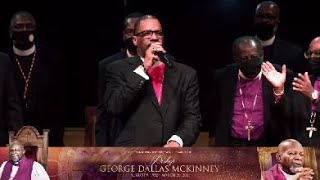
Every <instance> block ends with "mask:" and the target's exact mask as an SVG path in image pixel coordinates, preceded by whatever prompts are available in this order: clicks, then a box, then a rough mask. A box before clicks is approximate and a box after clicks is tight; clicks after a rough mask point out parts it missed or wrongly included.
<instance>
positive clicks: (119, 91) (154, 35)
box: [96, 15, 201, 147]
mask: <svg viewBox="0 0 320 180" xmlns="http://www.w3.org/2000/svg"><path fill="white" fill-rule="evenodd" d="M134 34H135V35H134V36H133V42H134V44H135V45H136V46H137V52H138V55H139V56H136V57H132V58H128V59H125V60H124V61H116V62H114V63H112V64H110V65H109V66H108V67H107V71H106V75H107V78H106V87H108V88H107V89H106V92H105V93H104V97H103V100H102V101H101V102H102V103H103V104H102V105H103V106H104V107H105V109H106V112H107V116H106V117H107V118H105V119H99V120H98V122H97V134H96V138H99V139H98V140H97V142H100V143H102V144H98V145H104V144H106V142H107V140H106V137H107V132H106V131H107V130H108V129H107V128H106V125H107V124H110V123H111V124H112V127H113V128H112V132H111V136H112V139H111V141H112V143H111V144H112V145H113V146H165V147H182V146H191V145H193V144H194V143H195V141H196V139H197V137H198V135H199V131H200V124H201V115H200V108H199V86H198V80H197V74H196V71H195V70H194V69H192V68H190V67H188V66H186V65H184V64H181V63H177V62H174V61H172V60H171V59H168V58H170V57H169V56H167V54H165V53H166V51H165V50H164V48H163V45H164V35H163V31H162V26H161V24H160V21H159V20H158V19H157V18H156V17H155V16H151V15H146V16H143V17H141V18H139V20H138V21H137V22H136V24H135V28H134ZM160 58H161V59H160ZM162 61H164V62H165V63H164V62H162Z"/></svg>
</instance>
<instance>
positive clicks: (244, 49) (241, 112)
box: [209, 36, 290, 146]
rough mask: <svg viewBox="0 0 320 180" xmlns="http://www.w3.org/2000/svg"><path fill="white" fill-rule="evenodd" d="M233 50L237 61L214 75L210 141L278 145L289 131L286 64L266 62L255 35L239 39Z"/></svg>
mask: <svg viewBox="0 0 320 180" xmlns="http://www.w3.org/2000/svg"><path fill="white" fill-rule="evenodd" d="M232 53H233V58H234V61H235V63H234V64H231V65H228V66H227V67H225V68H221V69H218V70H216V71H215V72H214V76H213V79H214V81H213V82H212V84H213V85H212V87H213V90H212V91H211V92H212V99H210V101H211V104H212V106H209V107H211V108H212V109H211V111H212V113H211V115H212V117H211V118H210V121H211V124H212V125H211V127H210V131H209V134H210V145H215V146H273V145H277V144H278V143H279V142H280V141H281V140H283V139H285V138H288V137H289V135H290V134H289V133H290V132H289V128H287V124H286V118H285V116H284V114H285V113H284V106H285V102H286V99H287V98H286V94H287V88H286V87H287V85H286V84H285V82H286V78H288V74H287V69H286V66H285V65H283V66H282V69H281V67H278V66H275V67H274V66H273V65H272V64H271V63H270V62H263V58H264V57H263V47H262V44H261V42H260V40H258V39H257V38H255V37H252V36H243V37H240V38H238V39H236V40H235V41H234V43H233V46H232ZM276 68H277V69H276ZM278 71H280V72H278Z"/></svg>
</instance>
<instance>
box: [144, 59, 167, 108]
mask: <svg viewBox="0 0 320 180" xmlns="http://www.w3.org/2000/svg"><path fill="white" fill-rule="evenodd" d="M164 69H165V64H161V65H159V66H156V67H152V68H151V69H149V71H148V74H149V76H150V78H151V82H152V86H153V90H154V92H155V94H156V97H157V100H158V104H159V105H161V100H162V84H163V79H164Z"/></svg>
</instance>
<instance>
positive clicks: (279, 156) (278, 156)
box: [276, 153, 281, 162]
mask: <svg viewBox="0 0 320 180" xmlns="http://www.w3.org/2000/svg"><path fill="white" fill-rule="evenodd" d="M276 160H277V162H280V161H281V154H280V153H277V154H276Z"/></svg>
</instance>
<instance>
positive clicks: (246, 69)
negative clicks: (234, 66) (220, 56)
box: [239, 57, 263, 78]
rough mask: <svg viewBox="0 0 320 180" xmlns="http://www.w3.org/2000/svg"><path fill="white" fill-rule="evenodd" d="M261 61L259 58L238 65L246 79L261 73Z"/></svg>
mask: <svg viewBox="0 0 320 180" xmlns="http://www.w3.org/2000/svg"><path fill="white" fill-rule="evenodd" d="M262 62H263V59H262V58H261V57H256V58H255V59H250V60H247V61H245V62H242V63H240V64H239V67H240V70H241V72H242V73H243V75H245V76H246V77H248V78H254V77H256V76H257V75H258V74H259V72H260V71H261V64H262Z"/></svg>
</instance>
